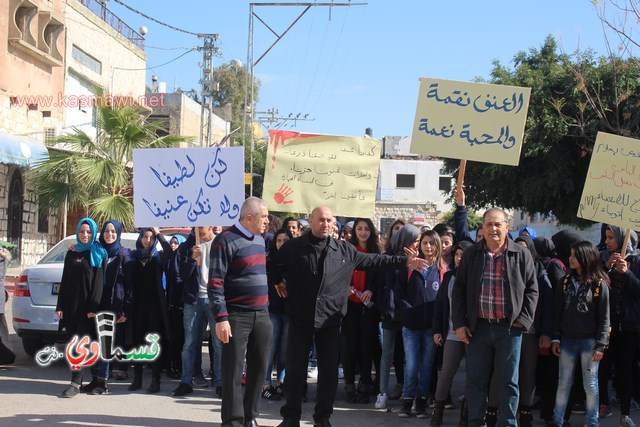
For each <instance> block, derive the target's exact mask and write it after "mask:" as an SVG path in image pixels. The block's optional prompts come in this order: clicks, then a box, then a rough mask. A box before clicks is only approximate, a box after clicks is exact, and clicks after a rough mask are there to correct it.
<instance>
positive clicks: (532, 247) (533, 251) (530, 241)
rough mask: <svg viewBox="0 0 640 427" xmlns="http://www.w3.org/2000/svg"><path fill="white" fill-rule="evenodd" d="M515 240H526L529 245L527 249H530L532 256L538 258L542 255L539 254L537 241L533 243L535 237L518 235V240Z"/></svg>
mask: <svg viewBox="0 0 640 427" xmlns="http://www.w3.org/2000/svg"><path fill="white" fill-rule="evenodd" d="M514 242H516V243H518V242H524V243H525V244H526V245H527V249H529V252H530V253H531V257H532V258H533V259H534V260H536V259H538V258H539V257H540V255H539V254H538V251H536V245H535V243H533V239H532V238H531V237H529V236H518V237H516V240H514Z"/></svg>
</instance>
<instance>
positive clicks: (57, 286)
mask: <svg viewBox="0 0 640 427" xmlns="http://www.w3.org/2000/svg"><path fill="white" fill-rule="evenodd" d="M59 293H60V283H53V284H52V285H51V295H58V294H59Z"/></svg>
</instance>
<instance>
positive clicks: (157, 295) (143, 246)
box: [129, 227, 172, 393]
mask: <svg viewBox="0 0 640 427" xmlns="http://www.w3.org/2000/svg"><path fill="white" fill-rule="evenodd" d="M156 240H157V241H158V242H159V243H160V245H161V246H162V250H161V251H158V250H157V249H156ZM132 255H133V259H134V262H133V273H132V279H133V319H132V320H133V322H132V323H133V324H132V326H133V344H134V346H139V345H145V344H146V341H145V336H146V335H147V334H149V333H155V334H158V335H160V337H161V339H162V342H163V344H165V346H166V343H168V342H169V341H170V336H169V315H168V311H167V301H166V297H165V292H164V288H163V286H162V276H163V274H164V273H165V271H164V270H165V269H166V266H168V260H169V259H171V255H172V250H171V246H170V245H169V242H167V240H166V239H165V238H164V236H163V235H162V234H160V231H159V230H158V229H157V228H156V227H154V228H143V229H142V230H141V231H140V236H138V240H137V241H136V250H134V251H133V252H132ZM161 372H162V362H161V360H160V358H157V359H156V360H154V361H153V362H152V363H151V385H149V388H148V389H147V393H157V392H158V391H160V374H161ZM133 373H134V377H133V382H132V383H131V385H130V386H129V390H130V391H133V390H138V389H140V388H141V387H142V365H141V364H139V363H138V364H136V365H135V366H134V371H133Z"/></svg>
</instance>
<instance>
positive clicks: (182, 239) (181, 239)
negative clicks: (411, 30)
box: [169, 234, 187, 245]
mask: <svg viewBox="0 0 640 427" xmlns="http://www.w3.org/2000/svg"><path fill="white" fill-rule="evenodd" d="M173 239H176V240H177V241H178V245H180V244H182V243H184V242H186V241H187V239H186V237H184V236H183V235H182V234H174V235H173V236H171V238H170V239H169V243H171V241H172V240H173Z"/></svg>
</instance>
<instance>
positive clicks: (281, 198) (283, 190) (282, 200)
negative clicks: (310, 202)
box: [273, 184, 293, 205]
mask: <svg viewBox="0 0 640 427" xmlns="http://www.w3.org/2000/svg"><path fill="white" fill-rule="evenodd" d="M291 193H293V190H292V189H291V187H289V186H288V185H287V184H282V185H281V186H280V189H278V192H277V193H276V194H274V195H273V200H275V202H276V203H277V204H279V205H287V204H289V203H293V200H286V199H287V197H289V196H290V195H291Z"/></svg>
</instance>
